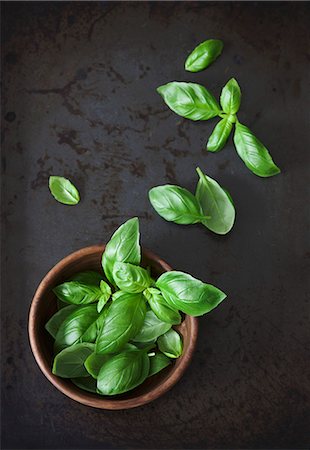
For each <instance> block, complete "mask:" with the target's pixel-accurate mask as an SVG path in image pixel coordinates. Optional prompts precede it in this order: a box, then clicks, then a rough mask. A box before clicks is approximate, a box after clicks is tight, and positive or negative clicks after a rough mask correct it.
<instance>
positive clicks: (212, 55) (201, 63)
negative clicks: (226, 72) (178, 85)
mask: <svg viewBox="0 0 310 450" xmlns="http://www.w3.org/2000/svg"><path fill="white" fill-rule="evenodd" d="M222 50H223V42H222V41H220V40H219V39H208V40H207V41H204V42H202V43H201V44H199V45H198V46H197V47H196V48H195V49H194V50H193V51H192V53H191V54H190V55H189V56H188V58H187V59H186V61H185V70H187V71H188V72H200V71H201V70H203V69H206V68H207V67H208V66H210V64H212V63H213V61H215V60H216V58H218V57H219V56H220V54H221V53H222Z"/></svg>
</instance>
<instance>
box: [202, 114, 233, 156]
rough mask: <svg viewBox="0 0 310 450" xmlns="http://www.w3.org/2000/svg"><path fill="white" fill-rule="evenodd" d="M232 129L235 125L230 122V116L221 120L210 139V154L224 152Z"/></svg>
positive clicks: (208, 147) (208, 146) (208, 148)
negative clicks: (223, 149)
mask: <svg viewBox="0 0 310 450" xmlns="http://www.w3.org/2000/svg"><path fill="white" fill-rule="evenodd" d="M232 127H233V124H232V123H231V122H230V120H229V118H228V116H227V117H225V118H224V119H222V120H220V121H219V123H218V124H217V125H216V126H215V128H214V130H213V131H212V134H211V136H210V137H209V140H208V143H207V150H208V151H209V152H219V151H220V150H222V148H223V147H224V146H225V144H226V142H227V139H228V138H229V135H230V133H231V130H232Z"/></svg>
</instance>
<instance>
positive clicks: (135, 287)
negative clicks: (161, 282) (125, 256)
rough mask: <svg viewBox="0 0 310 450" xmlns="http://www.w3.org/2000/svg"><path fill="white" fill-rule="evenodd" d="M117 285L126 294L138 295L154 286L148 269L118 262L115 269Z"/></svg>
mask: <svg viewBox="0 0 310 450" xmlns="http://www.w3.org/2000/svg"><path fill="white" fill-rule="evenodd" d="M113 278H114V280H115V283H116V285H117V286H118V287H119V288H120V289H121V290H122V291H124V292H130V293H132V294H137V293H139V292H142V291H144V289H146V288H148V287H149V286H150V285H151V284H152V279H151V277H150V276H149V274H148V271H147V270H146V269H143V268H142V267H138V266H134V265H133V264H129V263H121V262H116V263H115V264H114V267H113Z"/></svg>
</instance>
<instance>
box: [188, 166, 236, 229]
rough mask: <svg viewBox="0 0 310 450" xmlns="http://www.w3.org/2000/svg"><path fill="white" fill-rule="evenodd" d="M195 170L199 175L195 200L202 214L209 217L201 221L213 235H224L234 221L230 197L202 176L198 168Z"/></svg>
mask: <svg viewBox="0 0 310 450" xmlns="http://www.w3.org/2000/svg"><path fill="white" fill-rule="evenodd" d="M196 170H197V173H198V175H199V181H198V184H197V188H196V198H197V200H198V201H199V203H200V206H201V209H202V211H203V213H204V214H205V215H208V216H210V219H209V220H203V221H202V223H203V225H204V226H205V227H207V228H208V229H209V230H211V231H213V232H214V233H217V234H226V233H228V232H229V231H230V230H231V228H232V227H233V225H234V221H235V208H234V205H233V203H232V201H231V197H230V196H228V195H227V192H226V191H225V190H224V189H223V188H222V187H221V186H220V185H219V184H218V183H217V182H216V181H215V180H213V179H212V178H211V177H208V175H204V174H203V173H202V171H201V170H200V169H199V167H197V169H196Z"/></svg>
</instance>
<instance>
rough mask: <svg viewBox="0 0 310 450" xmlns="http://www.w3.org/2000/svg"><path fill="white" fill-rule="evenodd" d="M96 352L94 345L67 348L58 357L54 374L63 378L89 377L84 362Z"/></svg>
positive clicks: (54, 365)
mask: <svg viewBox="0 0 310 450" xmlns="http://www.w3.org/2000/svg"><path fill="white" fill-rule="evenodd" d="M93 351H94V345H93V344H88V343H83V344H77V345H73V346H72V347H68V348H65V349H64V350H62V351H61V352H60V353H58V355H56V357H55V359H54V363H53V370H52V372H53V374H54V375H58V376H59V377H62V378H75V377H84V376H85V377H87V376H88V372H87V370H86V369H85V367H84V361H85V360H86V358H87V357H88V356H89V355H90V354H91V353H92V352H93Z"/></svg>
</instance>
